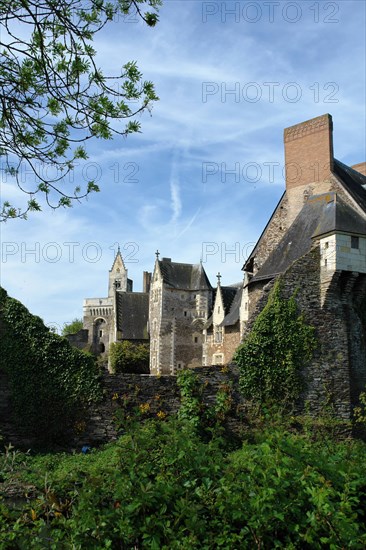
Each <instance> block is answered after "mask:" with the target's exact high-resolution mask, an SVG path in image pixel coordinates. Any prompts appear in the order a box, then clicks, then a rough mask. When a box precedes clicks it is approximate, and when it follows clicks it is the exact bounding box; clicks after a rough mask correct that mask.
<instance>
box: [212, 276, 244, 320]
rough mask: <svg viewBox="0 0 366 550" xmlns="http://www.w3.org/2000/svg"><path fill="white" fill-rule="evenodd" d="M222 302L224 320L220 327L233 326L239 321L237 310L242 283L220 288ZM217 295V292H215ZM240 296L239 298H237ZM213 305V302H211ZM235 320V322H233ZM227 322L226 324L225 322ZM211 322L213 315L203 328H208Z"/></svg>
mask: <svg viewBox="0 0 366 550" xmlns="http://www.w3.org/2000/svg"><path fill="white" fill-rule="evenodd" d="M219 288H220V290H221V296H222V301H223V304H224V311H225V318H224V320H223V322H222V323H220V326H228V325H234V324H235V323H236V321H237V320H238V319H239V308H240V301H241V291H242V283H237V284H235V285H230V286H220V287H219ZM216 293H217V291H216ZM239 294H240V297H239V296H238V295H239ZM213 304H215V300H214V301H213ZM234 319H235V320H234ZM226 320H227V322H226ZM212 322H213V315H211V316H210V317H209V318H208V319H207V321H206V323H205V325H204V327H203V328H209V327H210V326H211V325H212Z"/></svg>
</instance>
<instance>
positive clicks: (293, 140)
mask: <svg viewBox="0 0 366 550" xmlns="http://www.w3.org/2000/svg"><path fill="white" fill-rule="evenodd" d="M284 143H285V168H286V194H287V197H288V201H289V205H288V207H289V211H288V220H287V221H288V225H290V224H291V223H292V222H293V220H294V219H295V217H296V215H297V214H298V213H299V211H300V209H301V207H302V205H303V203H304V201H305V200H306V199H307V197H309V196H310V195H316V194H320V193H326V192H327V191H330V188H331V187H330V186H331V181H330V180H331V172H332V170H333V122H332V117H331V115H329V114H326V115H322V116H318V117H316V118H312V119H311V120H307V121H305V122H301V123H300V124H295V126H290V127H289V128H286V129H285V130H284Z"/></svg>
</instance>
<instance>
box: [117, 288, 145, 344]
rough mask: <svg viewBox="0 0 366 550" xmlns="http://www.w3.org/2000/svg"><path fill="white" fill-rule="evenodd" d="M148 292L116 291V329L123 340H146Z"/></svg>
mask: <svg viewBox="0 0 366 550" xmlns="http://www.w3.org/2000/svg"><path fill="white" fill-rule="evenodd" d="M148 318H149V294H148V293H147V292H117V330H119V331H121V332H122V338H123V339H124V340H148V334H147V324H148Z"/></svg>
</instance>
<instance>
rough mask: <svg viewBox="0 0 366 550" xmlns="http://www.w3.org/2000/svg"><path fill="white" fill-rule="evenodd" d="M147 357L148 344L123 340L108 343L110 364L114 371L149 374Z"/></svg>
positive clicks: (148, 355)
mask: <svg viewBox="0 0 366 550" xmlns="http://www.w3.org/2000/svg"><path fill="white" fill-rule="evenodd" d="M149 357H150V351H149V344H133V343H132V342H129V341H127V340H124V341H123V342H114V343H112V344H111V345H110V349H109V359H110V365H111V369H112V371H113V372H116V373H121V372H130V373H137V374H149V372H150V370H149Z"/></svg>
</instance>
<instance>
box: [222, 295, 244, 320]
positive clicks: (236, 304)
mask: <svg viewBox="0 0 366 550" xmlns="http://www.w3.org/2000/svg"><path fill="white" fill-rule="evenodd" d="M235 290H236V292H235V296H234V299H233V301H232V303H231V307H230V311H229V313H228V314H227V315H226V317H225V319H224V320H223V322H222V323H221V326H223V327H228V326H231V325H235V323H237V322H238V321H239V318H240V304H241V297H242V294H243V286H242V285H241V286H240V287H239V288H236V289H235Z"/></svg>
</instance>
